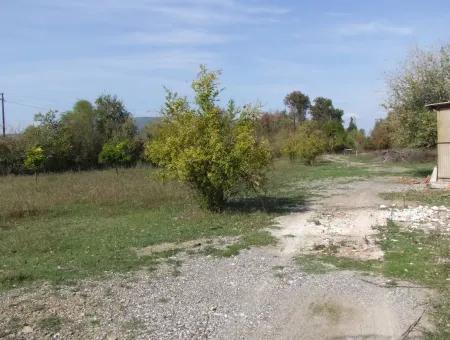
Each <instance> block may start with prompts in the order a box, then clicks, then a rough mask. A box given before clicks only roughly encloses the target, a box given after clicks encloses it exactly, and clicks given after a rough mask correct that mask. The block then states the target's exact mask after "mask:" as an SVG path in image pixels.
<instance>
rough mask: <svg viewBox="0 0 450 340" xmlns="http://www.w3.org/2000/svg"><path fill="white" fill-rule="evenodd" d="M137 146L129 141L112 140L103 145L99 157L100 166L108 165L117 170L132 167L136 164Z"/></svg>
mask: <svg viewBox="0 0 450 340" xmlns="http://www.w3.org/2000/svg"><path fill="white" fill-rule="evenodd" d="M136 153H137V152H136V145H135V143H133V141H131V140H129V139H124V140H119V141H117V140H112V141H109V142H107V143H105V145H103V148H102V151H101V152H100V155H99V156H98V161H99V163H100V164H108V165H110V166H113V167H114V168H116V171H117V170H118V168H119V167H120V166H130V165H132V164H133V163H136V160H137V155H136Z"/></svg>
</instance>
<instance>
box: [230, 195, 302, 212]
mask: <svg viewBox="0 0 450 340" xmlns="http://www.w3.org/2000/svg"><path fill="white" fill-rule="evenodd" d="M225 210H228V211H233V212H243V213H249V212H256V211H263V212H267V213H278V214H282V213H290V212H301V211H305V210H307V208H306V200H305V197H304V196H294V197H274V196H257V197H245V198H234V199H232V200H230V201H228V203H227V205H226V207H225Z"/></svg>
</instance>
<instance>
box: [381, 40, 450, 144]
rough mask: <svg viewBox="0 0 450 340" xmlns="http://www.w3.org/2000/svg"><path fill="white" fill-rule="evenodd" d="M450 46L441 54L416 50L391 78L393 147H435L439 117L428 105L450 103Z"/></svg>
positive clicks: (390, 109)
mask: <svg viewBox="0 0 450 340" xmlns="http://www.w3.org/2000/svg"><path fill="white" fill-rule="evenodd" d="M449 79H450V45H446V46H443V47H442V48H441V49H439V50H438V51H430V52H429V51H422V50H419V49H417V50H415V51H414V52H413V53H411V55H410V56H409V58H408V59H407V61H406V62H405V64H404V65H402V67H401V68H400V70H399V71H398V72H397V73H396V74H393V75H392V76H391V77H390V78H389V79H388V86H389V98H388V99H387V101H386V102H385V104H384V106H385V107H386V109H387V110H388V112H389V115H388V119H387V123H388V124H389V125H390V126H391V127H392V128H391V130H392V134H391V136H390V138H391V139H392V142H393V144H394V146H399V147H408V146H412V147H433V146H435V145H436V115H435V114H434V113H432V112H428V110H427V109H426V108H425V105H427V104H431V103H437V102H444V101H449V100H450V80H449Z"/></svg>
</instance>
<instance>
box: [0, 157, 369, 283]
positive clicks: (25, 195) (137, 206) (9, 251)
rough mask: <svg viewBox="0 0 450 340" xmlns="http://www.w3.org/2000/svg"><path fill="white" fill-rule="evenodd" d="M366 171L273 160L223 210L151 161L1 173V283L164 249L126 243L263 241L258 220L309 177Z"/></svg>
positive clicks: (296, 200) (299, 200)
mask: <svg viewBox="0 0 450 340" xmlns="http://www.w3.org/2000/svg"><path fill="white" fill-rule="evenodd" d="M371 175H372V172H371V171H370V169H369V168H368V167H364V166H363V167H361V166H348V165H346V164H341V163H331V162H328V163H326V162H325V163H321V164H319V165H317V166H315V167H308V166H305V165H303V164H302V163H300V162H294V163H293V162H289V161H287V160H284V159H282V160H278V161H277V162H275V164H274V166H273V168H272V169H271V170H270V171H269V176H268V178H269V182H268V183H267V192H266V193H265V194H264V195H259V196H255V195H254V194H252V193H249V194H248V195H242V196H241V197H237V198H235V199H233V200H231V201H230V203H229V205H228V206H227V207H226V209H225V210H224V211H223V212H222V213H212V212H209V211H206V210H204V209H201V208H200V207H199V206H198V204H197V201H196V200H195V196H194V194H193V192H192V191H191V190H190V189H189V188H188V187H186V186H185V185H182V184H179V183H176V182H166V183H162V182H160V181H159V180H157V179H155V171H154V170H153V169H151V168H136V169H125V170H121V171H120V175H119V176H116V174H115V172H114V171H113V170H106V171H89V172H76V173H63V174H43V175H41V176H40V177H39V181H38V183H37V185H36V184H35V182H34V178H33V177H31V176H30V177H26V176H18V177H14V176H9V177H0V187H1V188H2V195H1V196H0V236H1V237H0V262H1V263H2V266H1V268H0V289H8V288H11V287H18V286H22V285H26V284H29V283H31V282H36V281H49V282H53V283H60V282H66V283H67V282H70V281H71V280H76V279H79V278H83V277H88V276H99V275H103V274H104V273H107V272H127V271H131V270H135V269H140V268H145V267H148V268H153V267H154V264H155V262H156V261H157V260H158V258H160V257H161V256H167V255H170V254H168V253H161V254H153V255H151V256H146V257H145V256H144V257H138V256H137V255H136V252H135V250H134V249H140V248H143V247H146V246H149V245H155V244H159V243H163V242H175V243H179V242H183V241H188V240H194V239H199V238H214V237H219V236H240V237H241V238H240V241H239V242H238V243H236V244H232V245H230V246H229V247H228V248H227V249H225V251H223V252H222V253H221V255H233V254H236V253H237V252H239V250H240V249H243V248H247V247H249V246H254V245H265V244H270V243H273V242H274V239H273V238H272V237H271V236H270V234H269V233H268V232H267V231H264V228H266V227H268V226H270V225H271V224H272V220H273V217H274V216H276V215H277V214H280V213H284V212H286V211H287V210H289V208H290V207H291V206H293V205H301V204H303V203H304V202H305V200H306V199H307V198H308V191H307V185H306V183H307V182H308V181H310V180H317V179H324V178H336V177H367V176H371ZM213 253H214V252H213ZM219 253H220V252H219Z"/></svg>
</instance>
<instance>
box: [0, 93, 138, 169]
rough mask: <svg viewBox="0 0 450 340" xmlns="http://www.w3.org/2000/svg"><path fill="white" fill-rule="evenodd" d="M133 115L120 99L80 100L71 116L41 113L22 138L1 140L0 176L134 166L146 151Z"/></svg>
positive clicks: (23, 133) (109, 97)
mask: <svg viewBox="0 0 450 340" xmlns="http://www.w3.org/2000/svg"><path fill="white" fill-rule="evenodd" d="M137 132H138V131H137V127H136V125H135V123H134V121H133V118H132V116H131V114H130V112H128V111H127V109H126V108H125V105H124V104H123V102H122V101H121V100H119V99H118V98H117V97H116V96H112V95H102V96H99V97H98V98H97V99H96V100H95V102H94V103H91V102H89V101H87V100H80V101H78V102H76V103H75V105H74V106H73V108H72V110H70V111H68V112H65V113H63V114H62V115H60V116H58V115H57V112H56V111H49V112H47V113H38V114H36V115H35V117H34V124H32V125H30V126H29V127H27V128H26V129H25V130H24V131H23V132H22V133H18V134H14V135H9V136H6V137H5V138H2V139H0V171H1V172H2V173H3V174H7V173H14V174H20V173H26V172H27V171H28V172H37V171H38V170H42V171H65V170H86V169H93V168H98V167H101V166H102V165H103V164H107V165H112V166H118V165H127V166H129V165H133V164H135V163H136V162H137V161H138V159H139V157H140V155H141V153H142V151H143V143H144V141H143V140H142V139H141V138H139V136H138V133H137Z"/></svg>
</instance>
